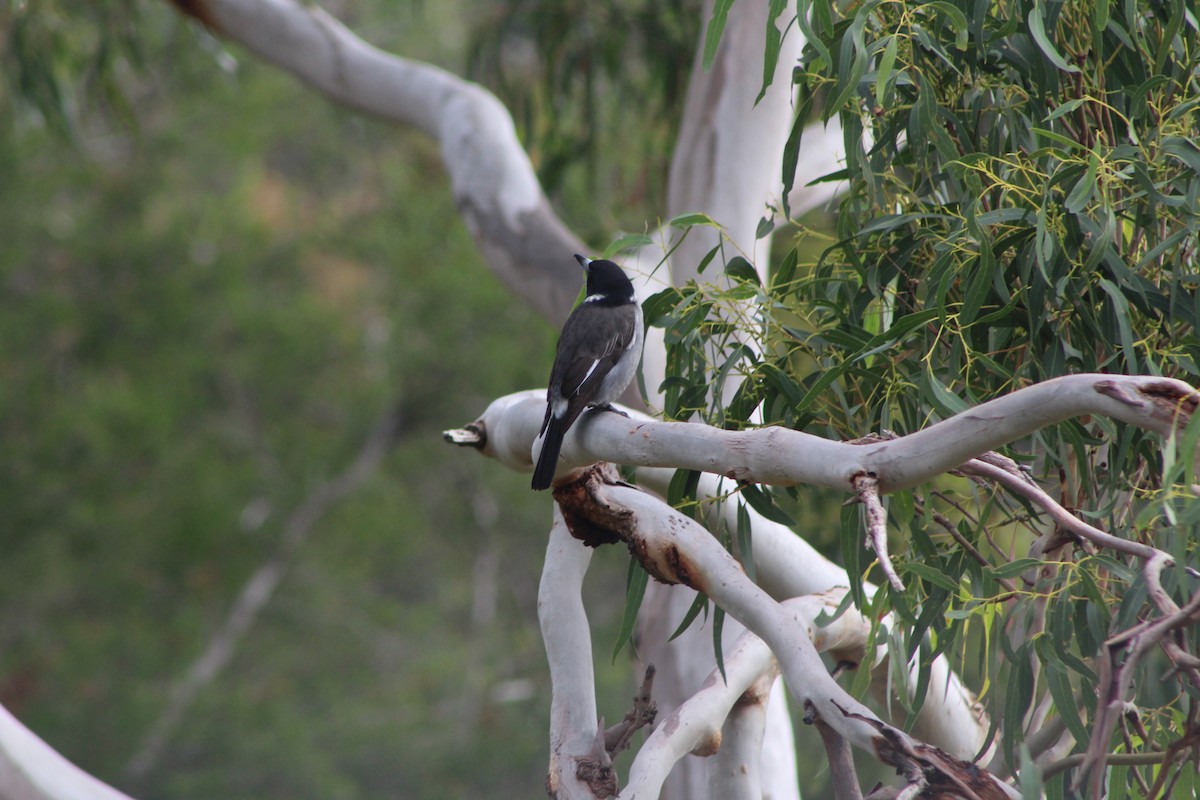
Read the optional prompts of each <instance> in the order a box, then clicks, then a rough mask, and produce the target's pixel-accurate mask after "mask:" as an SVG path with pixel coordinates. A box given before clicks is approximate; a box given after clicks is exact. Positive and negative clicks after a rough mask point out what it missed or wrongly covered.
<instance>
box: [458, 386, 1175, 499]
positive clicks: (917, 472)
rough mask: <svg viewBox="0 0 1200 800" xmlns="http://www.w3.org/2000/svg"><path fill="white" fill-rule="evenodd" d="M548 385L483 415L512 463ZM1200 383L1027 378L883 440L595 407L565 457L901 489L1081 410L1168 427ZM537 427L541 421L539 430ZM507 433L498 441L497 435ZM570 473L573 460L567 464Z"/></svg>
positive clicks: (525, 451) (498, 452)
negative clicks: (871, 481)
mask: <svg viewBox="0 0 1200 800" xmlns="http://www.w3.org/2000/svg"><path fill="white" fill-rule="evenodd" d="M540 396H541V393H540V392H537V391H533V392H521V393H517V394H513V395H507V396H505V397H503V398H500V399H499V400H497V401H495V402H494V403H493V404H492V406H489V408H488V410H487V411H486V412H485V414H484V416H483V417H482V418H481V421H483V422H485V424H486V425H487V427H488V430H489V431H491V430H493V426H492V424H491V422H488V421H489V420H492V421H494V423H495V424H496V425H497V426H498V427H497V428H496V430H499V431H501V432H502V433H501V435H502V436H503V437H504V438H503V440H504V441H506V442H508V443H509V444H510V445H512V448H511V449H501V448H499V447H489V448H488V453H489V455H494V457H496V458H497V459H499V460H500V461H502V462H503V463H505V464H507V465H508V466H511V467H513V468H515V469H519V470H522V471H527V470H529V469H530V468H531V466H532V463H533V461H532V456H531V454H530V446H531V445H532V442H533V438H534V437H533V436H531V435H529V431H530V430H531V429H535V428H536V427H537V426H538V425H539V424H540V422H541V417H542V414H543V413H544V412H545V406H544V403H545V401H544V399H542V400H540V401H539V400H538V398H539V397H540ZM1194 397H1195V390H1194V389H1193V388H1192V387H1191V386H1189V385H1188V384H1186V383H1184V382H1183V381H1179V380H1175V379H1172V378H1157V377H1151V376H1138V375H1133V376H1127V375H1102V374H1083V375H1068V376H1066V377H1062V378H1055V379H1053V380H1048V381H1045V382H1043V383H1038V384H1034V385H1032V386H1027V387H1025V388H1023V389H1019V390H1017V391H1015V392H1012V393H1011V394H1007V395H1004V396H1002V397H998V398H996V399H994V400H990V401H988V402H986V403H983V404H981V405H979V406H976V407H975V408H973V409H969V410H967V411H964V412H962V413H961V414H957V415H955V416H953V417H951V418H949V419H947V420H944V421H942V422H939V423H937V424H935V425H931V426H930V427H928V428H925V429H923V430H920V431H916V432H914V433H911V434H908V435H907V436H901V437H899V438H896V439H890V440H886V441H880V442H871V443H867V444H849V443H846V442H833V441H829V440H828V439H822V438H820V437H818V436H813V435H811V434H807V433H802V432H800V431H794V430H790V429H787V428H779V427H768V428H758V429H754V430H748V431H726V430H720V429H717V428H711V427H708V426H703V425H695V424H692V423H681V422H656V421H654V420H651V419H649V418H648V417H646V416H645V415H638V416H637V417H636V418H635V417H633V416H631V417H628V418H627V417H622V416H621V415H619V414H611V413H603V412H600V413H595V412H593V413H588V414H585V415H584V416H583V417H581V418H580V421H579V422H578V423H576V425H575V426H574V427H573V428H572V429H571V430H570V431H569V432H568V434H567V436H566V439H565V440H564V443H563V449H562V458H563V460H564V461H565V462H566V464H565V465H564V466H565V467H571V466H575V467H582V466H586V465H588V464H594V463H596V462H597V461H611V462H613V463H617V464H627V465H632V466H639V467H644V466H653V467H668V466H669V467H675V468H681V469H694V470H699V471H701V472H708V473H713V474H717V475H724V476H726V477H730V478H735V479H737V480H744V481H752V482H757V483H768V484H772V485H775V486H797V485H801V484H805V485H810V486H821V487H825V488H832V489H842V490H844V491H848V492H849V491H853V484H852V480H853V478H854V476H855V475H859V474H870V475H874V476H876V477H877V478H878V480H879V488H880V490H882V491H885V492H893V491H896V490H898V489H905V488H908V487H911V486H916V485H918V484H920V483H923V482H925V481H927V480H929V479H931V478H933V477H935V476H937V475H941V474H942V473H944V472H948V471H950V470H952V469H954V468H956V467H958V466H959V465H960V464H963V463H965V462H966V461H969V460H970V459H971V458H974V457H975V456H977V455H980V454H982V453H985V452H987V451H989V450H994V449H996V448H998V447H1001V446H1003V445H1005V444H1008V443H1009V442H1012V441H1015V440H1017V439H1020V438H1022V437H1024V436H1027V435H1029V434H1031V433H1033V432H1035V431H1038V430H1041V429H1042V428H1044V427H1046V426H1048V425H1052V424H1054V423H1056V422H1061V421H1063V420H1065V419H1070V418H1072V417H1077V416H1082V415H1086V414H1102V415H1104V416H1108V417H1112V418H1113V419H1116V420H1119V421H1121V422H1126V423H1129V424H1131V425H1137V426H1138V427H1141V428H1144V429H1146V430H1149V431H1152V432H1154V433H1158V434H1161V435H1169V434H1170V433H1171V432H1172V431H1173V429H1174V426H1175V425H1176V422H1177V420H1178V418H1179V416H1180V414H1182V413H1183V412H1184V409H1183V408H1182V407H1181V403H1184V402H1187V401H1189V398H1192V399H1193V400H1191V401H1192V402H1194ZM533 432H534V433H535V434H536V430H534V431H533ZM498 444H499V442H497V445H498ZM559 474H560V476H563V477H565V476H566V475H567V470H566V469H565V468H562V469H560V473H559Z"/></svg>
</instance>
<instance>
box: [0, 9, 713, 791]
mask: <svg viewBox="0 0 1200 800" xmlns="http://www.w3.org/2000/svg"><path fill="white" fill-rule="evenodd" d="M72 5H73V4H70V3H62V4H55V3H48V4H46V5H45V6H43V7H42V8H41V9H40V10H39V11H38V12H37V13H36V14H33V15H32V17H33V18H32V19H30V16H31V15H29V14H26V15H25V16H24V17H22V11H21V10H20V7H18V6H16V5H11V6H9V7H8V8H6V9H5V10H4V11H0V23H3V24H0V27H7V26H8V25H13V27H12V28H10V30H9V33H8V34H6V35H9V34H11V36H10V38H9V39H8V41H7V42H6V46H7V50H6V52H5V54H4V55H5V62H4V69H5V73H6V74H5V77H6V81H5V83H4V84H3V86H2V87H0V92H2V94H0V119H2V120H3V123H2V125H0V176H2V179H0V552H2V553H3V555H2V556H0V702H2V703H3V704H4V705H5V706H6V707H7V708H8V709H9V710H10V711H12V712H13V713H14V714H15V715H16V716H17V717H18V718H19V719H21V720H22V721H23V722H24V723H25V724H26V725H28V726H29V727H30V728H32V729H33V730H34V731H35V732H37V733H38V734H39V735H41V736H43V737H44V738H45V739H46V740H47V741H48V742H49V743H50V744H51V745H53V746H54V747H56V748H57V749H59V750H60V751H61V752H62V753H63V754H64V755H66V756H67V757H68V758H70V759H72V760H73V761H75V762H76V763H78V764H79V765H80V766H81V767H83V768H84V769H86V770H88V771H90V772H93V773H94V774H96V775H97V776H99V777H101V778H102V779H104V780H106V781H109V782H111V783H113V784H115V785H117V786H118V787H120V788H122V789H124V790H126V791H129V792H130V793H133V794H135V795H137V796H140V797H146V798H172V797H179V798H184V797H186V798H197V797H222V798H251V797H253V798H263V797H289V798H304V797H311V798H354V797H406V798H407V797H467V796H488V797H528V796H531V795H533V796H536V795H539V794H540V793H541V791H542V788H541V787H542V782H543V780H544V775H545V770H546V758H547V755H546V753H547V718H548V708H549V682H548V675H547V668H546V664H545V656H544V653H543V649H542V645H541V641H540V637H539V635H538V632H537V623H536V595H537V581H538V575H539V572H540V569H541V562H542V552H543V548H544V543H545V536H546V531H547V530H548V528H549V522H550V498H549V496H547V495H544V494H536V495H535V494H533V493H531V492H529V491H528V477H527V476H524V475H518V474H514V473H512V472H510V471H508V470H506V469H504V468H502V467H499V466H498V465H496V464H495V463H492V462H489V461H487V460H486V459H483V458H480V457H479V456H478V455H476V454H475V453H473V452H470V451H465V450H458V449H456V448H452V447H449V446H448V445H446V444H444V443H443V442H442V440H441V436H440V433H441V431H442V430H443V429H445V428H451V427H458V426H461V425H462V424H464V423H466V422H469V421H470V420H472V419H474V418H475V417H476V416H477V415H478V414H479V413H480V412H481V411H482V410H483V408H484V407H485V406H486V404H487V403H488V402H489V401H490V400H491V399H492V398H494V397H495V396H498V395H502V394H505V393H508V392H511V391H515V390H520V389H526V388H530V387H535V386H541V385H543V384H544V381H545V375H546V372H547V370H548V366H549V363H550V361H551V359H552V355H553V349H552V348H553V344H554V338H555V332H554V331H553V330H551V329H550V327H549V326H548V325H547V324H546V323H545V322H543V321H542V320H541V319H539V318H536V317H535V316H534V315H533V314H532V313H530V312H529V311H528V310H527V309H526V308H525V307H524V306H523V305H522V304H521V303H519V302H517V303H512V302H510V298H509V296H508V295H507V293H506V292H505V291H504V290H503V289H502V288H501V287H500V285H499V284H498V283H497V281H495V280H494V279H493V278H492V277H491V275H490V273H489V271H488V270H487V268H486V267H485V265H484V264H482V263H481V262H480V258H479V256H478V255H477V253H476V252H475V250H474V248H473V246H472V245H471V242H470V241H469V238H468V237H467V235H466V232H465V231H464V229H463V227H462V225H461V223H460V221H459V218H458V215H457V213H456V211H455V208H454V204H453V201H452V199H451V197H450V195H449V191H448V187H447V183H446V180H445V177H444V174H443V171H442V169H441V165H440V156H439V153H438V150H437V148H436V146H435V145H434V144H433V143H432V142H429V141H427V140H425V139H423V138H422V137H420V136H418V135H416V134H414V133H412V132H410V131H406V130H402V129H397V128H395V127H392V126H389V125H385V124H382V123H379V122H376V121H373V120H370V119H365V118H363V117H360V116H356V115H354V114H352V113H350V112H348V111H346V110H344V109H341V108H338V107H334V106H332V105H330V104H329V103H327V102H326V101H324V100H323V99H321V98H319V97H318V96H316V95H314V94H313V93H312V92H310V91H309V90H307V89H305V88H304V87H302V86H300V85H299V84H297V83H296V82H295V81H293V80H292V79H291V78H289V77H287V76H286V75H283V74H281V73H279V72H278V71H276V70H275V69H273V68H271V67H269V66H265V65H262V64H260V63H259V62H257V61H256V60H254V59H253V58H252V57H250V56H248V55H247V54H246V53H244V52H243V51H241V50H239V49H237V48H236V47H232V46H231V47H228V48H227V47H226V46H225V45H224V44H222V43H220V42H218V41H216V40H214V39H212V38H211V37H209V36H208V35H207V34H205V33H204V32H203V31H202V30H201V29H199V28H198V26H196V25H194V24H192V23H191V22H189V21H186V20H184V19H183V18H181V17H179V16H178V15H177V14H176V13H175V12H174V11H173V10H172V9H171V8H170V7H168V6H167V5H165V4H156V3H149V2H146V3H142V2H133V1H132V0H131V1H130V2H119V3H105V4H99V5H97V6H94V7H89V9H87V10H86V11H85V10H83V9H77V8H72ZM469 5H471V4H466V3H452V4H390V3H375V2H361V3H360V2H355V3H349V4H342V5H340V6H334V7H333V8H332V9H331V10H333V11H334V12H335V13H337V14H338V15H339V16H341V17H342V18H343V19H345V20H346V21H347V22H348V24H350V26H351V27H352V28H354V29H355V30H356V31H357V32H359V33H360V34H361V35H363V36H364V37H366V38H367V39H368V40H370V41H372V42H373V43H375V44H378V45H379V46H382V47H384V48H387V49H391V50H393V51H396V52H400V53H404V54H406V55H410V56H413V57H416V58H422V59H427V60H430V61H433V62H435V63H439V64H441V65H443V66H445V67H447V68H449V69H451V70H452V71H455V72H457V73H459V74H463V73H464V72H465V71H466V70H467V69H468V67H469V65H468V63H467V62H468V60H469V59H474V63H476V64H477V65H478V66H477V67H476V68H477V69H480V70H483V71H484V72H488V71H489V70H488V67H487V65H488V61H487V58H486V55H487V54H486V52H484V50H485V48H482V47H481V46H480V45H479V44H478V40H477V38H476V35H477V30H478V28H480V27H485V26H487V25H489V24H491V23H493V22H494V21H495V20H497V19H504V20H511V17H510V16H509V12H508V10H506V9H505V8H504V7H503V6H500V5H497V4H486V3H485V4H474V5H475V6H478V8H468V6H469ZM76 13H78V14H80V15H81V16H73V15H75V14H76ZM97 18H103V19H102V20H101V21H102V22H104V23H105V24H106V25H108V26H109V27H107V28H106V27H104V26H101V27H99V28H96V29H95V30H94V29H93V28H94V23H95V22H96V21H97ZM466 19H472V20H473V24H474V25H475V26H476V27H471V26H470V25H468V23H467V22H465V20H466ZM114 20H115V22H114ZM18 23H19V24H21V25H24V26H25V27H24V28H23V29H18V27H17V25H18ZM693 24H694V25H698V20H697V21H696V22H695V23H693ZM96 30H102V31H103V30H107V32H106V33H102V34H97V33H96ZM514 30H515V33H514V32H513V31H510V34H511V35H528V31H525V32H524V34H522V29H521V25H520V24H519V23H517V24H516V25H515V28H514ZM685 33H686V34H687V35H689V36H690V35H691V32H690V31H685ZM22 36H23V37H24V38H23V39H22V38H21V37H22ZM122 37H128V41H125V42H124V43H123V42H122V41H121V39H122ZM31 42H32V44H31ZM106 43H107V44H106ZM105 47H109V50H110V51H111V52H110V51H104V52H102V51H103V50H104V48H105ZM22 48H24V49H22ZM472 53H474V55H472ZM481 54H482V55H481ZM39 59H44V61H39ZM517 66H520V65H519V64H518V65H517ZM515 69H516V67H510V68H509V70H508V72H507V73H506V74H507V75H508V76H509V80H510V81H513V82H515V83H518V84H520V80H519V75H516V73H514V70H515ZM30 76H33V77H32V78H31V77H30ZM39 80H40V82H39ZM39 92H41V93H43V94H42V95H39ZM47 93H48V94H47ZM46 97H49V98H50V102H48V103H44V102H42V101H43V100H45V99H46ZM56 109H57V110H59V111H61V112H62V114H61V116H57V115H56ZM663 124H664V125H665V124H667V123H666V122H664V123H663ZM525 132H526V134H527V135H531V134H530V131H529V129H528V126H526V128H525ZM577 144H578V143H576V145H577ZM572 146H575V145H572ZM647 146H649V145H647ZM546 147H547V146H543V148H542V150H543V155H542V156H538V155H537V153H536V152H535V157H537V158H538V159H539V164H540V163H542V162H545V161H546V160H548V157H546V156H545V155H544V152H545V150H546ZM534 149H535V151H536V148H534ZM629 157H630V158H631V159H632V158H634V157H636V153H631V154H630V156H629ZM660 161H661V163H665V160H662V158H660ZM620 169H621V170H624V173H627V174H635V173H637V169H636V168H635V167H634V166H632V165H631V162H628V161H627V162H623V163H622V164H621V167H620ZM618 172H619V171H618ZM618 172H614V173H613V174H612V175H608V174H606V175H605V176H597V175H595V174H593V175H591V177H590V182H589V176H588V174H587V165H586V163H583V164H581V166H580V167H579V168H578V169H577V170H576V172H575V173H574V177H572V173H571V171H570V170H569V169H566V168H565V167H560V168H559V171H558V172H557V173H556V175H557V177H556V178H555V180H554V184H555V189H554V191H555V202H556V204H557V205H558V206H559V207H560V208H561V209H563V211H564V213H565V214H566V216H567V218H568V220H569V221H570V222H571V223H572V224H574V225H576V226H577V230H579V231H581V233H583V234H584V235H585V236H588V237H589V238H590V239H591V240H592V242H593V244H595V245H596V246H598V247H602V246H603V245H604V244H606V243H607V238H606V237H607V236H609V235H611V234H612V232H613V227H614V225H616V224H617V221H616V220H615V219H614V218H613V217H611V216H610V215H609V212H608V211H607V209H608V208H614V207H616V208H621V209H623V212H622V213H627V214H629V215H630V217H631V224H634V225H637V226H638V227H639V229H640V226H641V224H642V220H643V219H644V216H642V214H643V212H642V209H643V208H644V207H647V205H646V204H651V203H653V202H654V201H655V200H656V198H655V196H653V194H652V193H650V194H648V193H647V191H648V190H647V189H646V187H645V179H644V176H643V178H642V179H641V183H640V184H638V185H637V186H636V187H635V189H636V192H637V196H636V197H634V196H633V195H632V194H631V193H632V192H634V191H635V190H634V189H629V188H628V186H627V184H628V185H633V184H634V183H636V181H634V180H633V179H632V178H626V177H622V175H621V174H618ZM655 180H657V178H656V179H655ZM596 187H602V188H599V189H598V188H596ZM597 192H602V193H603V194H604V197H605V200H604V203H603V204H602V207H601V205H598V204H595V203H593V202H591V201H590V200H589V198H590V197H592V196H593V195H594V194H596V193H597ZM616 197H619V198H620V202H617V201H616V200H614V198H616ZM652 221H653V220H652V219H651V222H652ZM601 232H605V233H603V234H602V233H601ZM567 267H571V265H570V264H568V265H567ZM567 267H565V268H567ZM391 409H398V419H399V424H400V429H399V436H398V440H397V443H396V445H395V447H394V448H393V449H391V450H390V451H389V452H388V455H387V456H386V458H385V459H384V460H383V462H382V463H381V465H380V466H379V468H378V469H377V470H376V471H374V472H373V473H372V474H371V475H370V476H369V477H368V478H367V479H366V480H365V481H364V482H363V483H361V484H360V485H358V486H357V487H356V488H355V489H354V490H353V491H351V492H350V493H349V494H348V496H347V497H345V498H344V499H342V500H341V501H339V502H337V503H335V504H334V505H333V506H331V508H330V509H329V511H328V513H327V514H325V515H324V516H322V517H321V518H320V519H319V520H318V521H317V522H316V523H315V525H314V526H313V527H312V528H311V529H310V530H309V532H308V535H307V538H306V539H304V541H303V542H302V543H301V545H300V546H299V548H298V549H297V550H296V552H295V553H294V556H293V557H291V558H290V559H289V560H287V562H286V563H287V565H288V567H287V572H286V574H285V576H284V578H283V580H282V583H281V584H280V586H279V589H278V591H277V592H276V593H275V594H274V595H273V597H272V598H271V599H270V601H269V602H268V603H267V605H266V606H265V609H264V611H263V613H262V615H261V616H260V617H259V618H258V619H257V621H256V622H255V623H254V624H253V626H252V627H251V628H250V630H249V632H248V634H247V636H246V637H245V638H244V639H242V640H241V642H240V643H239V644H238V646H237V648H236V651H235V652H234V655H233V658H232V660H231V662H230V663H229V666H228V668H227V669H226V670H224V671H223V672H222V673H221V674H220V675H219V676H218V677H217V678H216V679H215V680H214V681H213V682H211V683H210V684H208V685H206V686H205V687H204V688H203V689H202V691H201V692H200V693H199V695H198V697H197V699H196V701H195V703H194V704H192V705H191V706H190V707H188V708H187V710H186V711H185V713H184V715H183V717H182V719H181V722H180V725H179V727H178V729H177V730H176V731H175V733H174V735H172V736H171V737H170V738H169V740H168V741H167V743H166V747H165V749H164V750H163V751H162V754H161V758H159V759H158V760H157V761H156V762H155V764H154V765H153V767H152V768H151V769H150V771H149V772H148V773H146V774H144V775H142V776H140V777H132V776H130V775H129V774H127V773H126V772H125V768H126V765H127V763H128V762H129V759H130V758H131V757H132V756H133V755H134V753H135V751H136V750H137V749H138V747H139V745H140V743H141V742H142V741H143V740H144V738H145V737H146V736H147V734H148V732H149V731H150V729H151V727H152V726H153V725H154V722H155V720H156V719H157V718H158V716H159V714H161V713H162V710H163V708H164V706H165V704H166V702H167V699H168V696H169V693H170V691H171V689H172V687H173V686H175V685H176V683H177V682H178V681H179V680H180V679H181V678H182V677H183V674H184V672H185V671H186V670H187V669H188V667H189V665H190V664H192V662H193V661H194V660H195V659H196V658H197V657H198V656H199V655H200V654H201V652H203V650H204V648H205V646H206V645H207V643H208V642H209V640H210V639H211V637H212V636H213V635H214V633H215V632H216V631H217V630H218V629H219V628H220V626H221V625H222V624H223V622H224V620H225V617H226V615H227V614H228V613H229V611H230V609H231V607H232V605H233V603H234V601H235V598H236V597H237V594H238V592H239V591H240V590H241V588H242V587H243V585H244V584H245V582H246V581H247V580H248V578H249V577H250V576H251V575H253V574H254V573H255V571H256V570H257V569H258V568H259V567H260V566H261V565H263V564H264V563H266V562H268V561H269V560H270V559H271V558H272V557H273V556H274V555H275V554H276V553H277V551H278V549H279V543H280V541H281V535H282V533H283V531H284V529H285V525H286V523H287V520H288V519H289V517H290V516H291V515H292V514H293V512H294V511H295V510H296V509H297V507H298V506H300V504H301V503H303V502H304V501H305V499H306V498H308V497H309V496H310V495H311V494H312V493H313V492H314V491H316V490H318V489H319V488H320V487H321V486H322V485H324V484H325V483H326V482H327V481H330V480H331V479H334V478H335V477H336V476H338V475H339V474H340V473H342V472H343V470H345V469H346V468H347V467H348V466H349V465H350V464H351V462H353V461H354V459H355V458H356V456H357V454H358V452H359V449H360V448H361V447H362V444H363V442H364V441H365V440H366V439H367V438H368V436H369V435H370V434H371V431H372V430H373V429H374V428H375V426H376V425H377V424H378V420H379V419H380V417H381V415H384V414H386V413H387V412H388V411H389V410H391ZM626 563H627V558H626V556H625V555H624V554H623V553H621V552H618V551H617V550H616V549H615V548H610V552H604V553H601V554H600V555H599V556H597V559H596V562H595V564H596V566H595V568H594V570H593V572H594V575H593V577H592V578H591V579H590V581H589V585H588V592H589V606H590V608H591V611H592V615H593V620H594V621H595V622H596V623H597V634H596V635H597V652H598V653H599V654H600V655H599V657H598V668H599V670H600V674H599V680H600V681H601V683H602V686H603V691H604V697H605V698H607V701H605V700H602V702H601V709H600V710H601V713H603V714H605V715H606V716H607V717H608V718H609V719H616V718H619V717H620V716H621V715H622V714H623V713H624V711H625V709H626V704H627V698H628V696H630V695H631V694H632V689H633V680H632V674H633V667H631V665H630V663H629V660H628V659H627V658H625V657H624V656H623V657H621V658H619V659H618V660H617V661H616V663H615V664H613V665H611V666H609V664H608V659H607V657H606V654H607V653H609V652H611V648H612V643H613V641H614V640H615V636H616V626H617V624H618V621H619V615H620V612H621V603H622V600H623V595H624V580H625V569H626Z"/></svg>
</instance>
